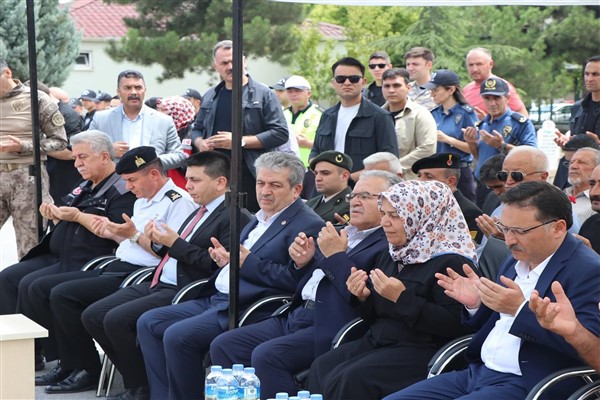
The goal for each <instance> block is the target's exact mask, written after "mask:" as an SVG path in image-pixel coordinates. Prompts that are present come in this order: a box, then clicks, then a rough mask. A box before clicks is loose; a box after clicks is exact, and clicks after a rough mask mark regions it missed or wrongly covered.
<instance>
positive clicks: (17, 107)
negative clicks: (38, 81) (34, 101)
mask: <svg viewBox="0 0 600 400" xmlns="http://www.w3.org/2000/svg"><path fill="white" fill-rule="evenodd" d="M10 106H11V107H12V109H13V110H14V111H15V112H21V111H23V110H24V109H25V107H26V106H27V102H26V101H25V100H15V101H13V102H12V103H11V105H10Z"/></svg>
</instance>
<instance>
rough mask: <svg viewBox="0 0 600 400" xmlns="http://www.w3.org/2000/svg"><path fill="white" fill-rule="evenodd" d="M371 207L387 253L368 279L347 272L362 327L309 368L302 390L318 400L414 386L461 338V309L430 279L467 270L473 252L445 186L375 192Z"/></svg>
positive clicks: (411, 185)
mask: <svg viewBox="0 0 600 400" xmlns="http://www.w3.org/2000/svg"><path fill="white" fill-rule="evenodd" d="M379 208H380V211H381V216H382V219H381V225H382V227H383V230H384V232H385V234H386V237H387V240H388V242H389V252H386V253H383V254H382V255H381V257H380V258H379V260H378V262H377V264H376V265H375V267H374V268H373V269H372V270H371V272H369V273H367V272H365V271H363V270H357V269H355V268H352V273H351V275H350V277H349V278H348V280H347V282H346V285H347V287H348V290H349V291H350V292H351V293H352V295H353V297H352V300H351V301H352V303H353V305H354V306H356V307H357V309H358V311H359V312H360V314H361V317H362V318H363V319H364V320H366V321H367V322H368V323H369V325H370V328H369V330H368V331H367V333H366V334H365V335H364V336H363V337H362V338H361V339H359V340H356V341H353V342H350V343H347V344H344V345H342V346H340V347H338V348H337V349H335V350H332V351H330V352H328V353H326V354H324V355H323V356H321V357H319V358H318V359H317V360H315V362H314V363H313V365H312V366H311V371H310V376H309V385H308V386H309V387H308V389H310V391H311V392H315V393H323V397H324V398H326V399H344V400H352V399H357V400H358V399H360V400H364V399H380V398H382V397H384V396H386V395H388V394H390V393H393V392H396V391H398V390H400V389H402V388H404V387H406V386H408V385H410V384H412V383H414V382H417V381H420V380H422V379H424V378H425V377H426V375H427V363H428V361H429V360H430V359H431V357H432V356H433V354H435V352H436V351H437V349H438V348H439V347H441V346H442V345H443V344H444V343H446V342H448V341H450V340H452V339H454V338H456V337H459V336H462V335H464V334H466V333H468V331H467V330H466V329H465V328H464V327H463V326H462V324H461V322H460V313H461V310H462V306H461V305H460V304H459V303H458V302H456V301H454V300H452V299H451V298H449V297H448V296H446V295H445V294H444V290H443V289H442V288H441V287H440V286H439V285H437V280H436V278H435V276H434V274H435V273H436V272H444V273H445V272H446V268H452V269H453V270H455V271H456V272H457V273H459V274H464V273H463V272H462V266H463V264H468V265H469V266H470V267H471V268H475V264H474V261H475V257H476V256H475V246H474V245H473V243H472V241H471V239H470V235H469V232H468V228H467V223H466V222H465V219H464V217H463V215H462V213H461V211H460V208H459V206H458V204H457V203H456V200H455V199H454V196H453V195H452V192H451V191H450V189H449V188H448V186H446V185H444V184H442V183H440V182H435V181H429V182H420V181H408V182H402V183H399V184H397V185H394V186H392V187H391V188H389V189H388V191H386V192H383V193H381V195H380V197H379Z"/></svg>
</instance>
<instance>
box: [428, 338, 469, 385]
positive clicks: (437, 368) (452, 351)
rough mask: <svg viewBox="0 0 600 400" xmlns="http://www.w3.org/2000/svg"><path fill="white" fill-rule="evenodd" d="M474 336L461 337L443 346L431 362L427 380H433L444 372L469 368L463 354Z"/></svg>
mask: <svg viewBox="0 0 600 400" xmlns="http://www.w3.org/2000/svg"><path fill="white" fill-rule="evenodd" d="M472 338H473V335H467V336H461V337H459V338H457V339H454V340H453V341H451V342H449V343H447V344H445V345H444V346H442V347H441V348H440V349H439V350H438V351H437V352H436V353H435V354H434V355H433V357H431V360H429V364H428V365H427V369H428V371H429V372H428V373H427V378H432V377H434V376H437V375H439V374H441V373H442V372H448V371H457V370H461V369H465V368H466V367H467V366H468V363H467V360H465V358H464V357H463V354H464V352H465V350H466V349H467V347H468V346H469V342H470V341H471V339H472Z"/></svg>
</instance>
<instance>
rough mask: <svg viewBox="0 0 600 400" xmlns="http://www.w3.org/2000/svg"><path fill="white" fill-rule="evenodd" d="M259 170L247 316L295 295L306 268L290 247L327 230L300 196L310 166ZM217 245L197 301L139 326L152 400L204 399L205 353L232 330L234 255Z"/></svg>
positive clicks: (243, 264) (273, 156)
mask: <svg viewBox="0 0 600 400" xmlns="http://www.w3.org/2000/svg"><path fill="white" fill-rule="evenodd" d="M255 166H256V171H257V175H256V196H257V200H258V203H259V205H260V207H261V208H260V210H259V211H258V213H257V214H256V215H255V217H254V219H253V220H252V221H251V222H250V223H249V224H248V225H246V227H245V228H244V229H243V230H242V232H241V235H240V242H241V246H240V284H239V285H240V286H239V307H240V310H241V311H243V310H244V309H245V308H247V307H248V306H250V305H251V304H252V303H254V302H255V301H257V300H259V299H261V298H263V297H266V296H270V295H275V294H286V293H288V294H290V293H294V291H295V289H296V286H297V284H298V282H299V281H300V279H301V278H302V276H303V275H304V274H305V272H306V271H307V270H306V269H305V268H298V267H297V266H295V265H294V263H293V261H292V260H291V259H290V257H289V255H288V247H289V246H290V245H291V244H292V243H293V241H294V239H295V237H296V235H297V234H298V232H305V233H306V235H307V236H315V235H316V234H317V233H318V232H319V230H320V229H321V227H323V220H322V219H321V218H320V217H319V216H318V215H317V214H315V213H314V211H312V210H311V209H310V208H308V207H306V205H304V203H303V202H302V199H301V198H300V192H301V190H302V180H303V178H304V164H303V163H302V161H301V160H300V159H299V158H298V157H296V156H294V155H290V154H287V153H281V152H271V153H266V154H263V155H262V156H260V157H259V158H258V159H257V161H256V163H255ZM213 243H214V248H213V249H212V250H211V255H212V257H213V258H214V259H215V260H216V262H217V265H219V267H220V270H219V271H217V272H216V273H215V274H213V276H212V277H211V280H210V281H209V282H208V283H207V284H206V285H204V286H203V287H202V289H201V291H200V293H199V295H198V297H197V298H196V299H195V300H192V301H187V302H184V303H181V304H177V305H173V306H169V307H162V308H159V309H156V310H151V311H149V312H147V313H145V314H144V315H142V317H141V318H140V319H139V321H138V325H137V332H138V340H139V343H140V347H141V349H142V353H143V355H144V363H145V364H146V371H147V373H148V381H149V383H150V390H151V394H152V397H153V398H156V399H166V398H171V399H188V398H189V399H199V398H202V397H203V395H204V393H203V388H204V367H203V358H204V355H205V354H206V353H207V352H208V350H209V346H210V343H211V342H212V340H213V339H214V338H215V337H217V336H218V335H220V334H221V333H223V332H225V331H226V330H227V328H228V308H229V267H230V266H229V253H228V252H227V251H226V250H225V249H224V248H223V246H222V245H221V244H220V243H219V241H218V240H214V241H213Z"/></svg>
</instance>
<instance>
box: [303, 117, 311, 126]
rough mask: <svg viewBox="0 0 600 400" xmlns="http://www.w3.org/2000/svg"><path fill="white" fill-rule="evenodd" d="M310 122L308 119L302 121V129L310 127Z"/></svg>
mask: <svg viewBox="0 0 600 400" xmlns="http://www.w3.org/2000/svg"><path fill="white" fill-rule="evenodd" d="M310 122H311V121H310V120H309V119H305V120H304V127H305V128H308V127H309V126H310Z"/></svg>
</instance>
